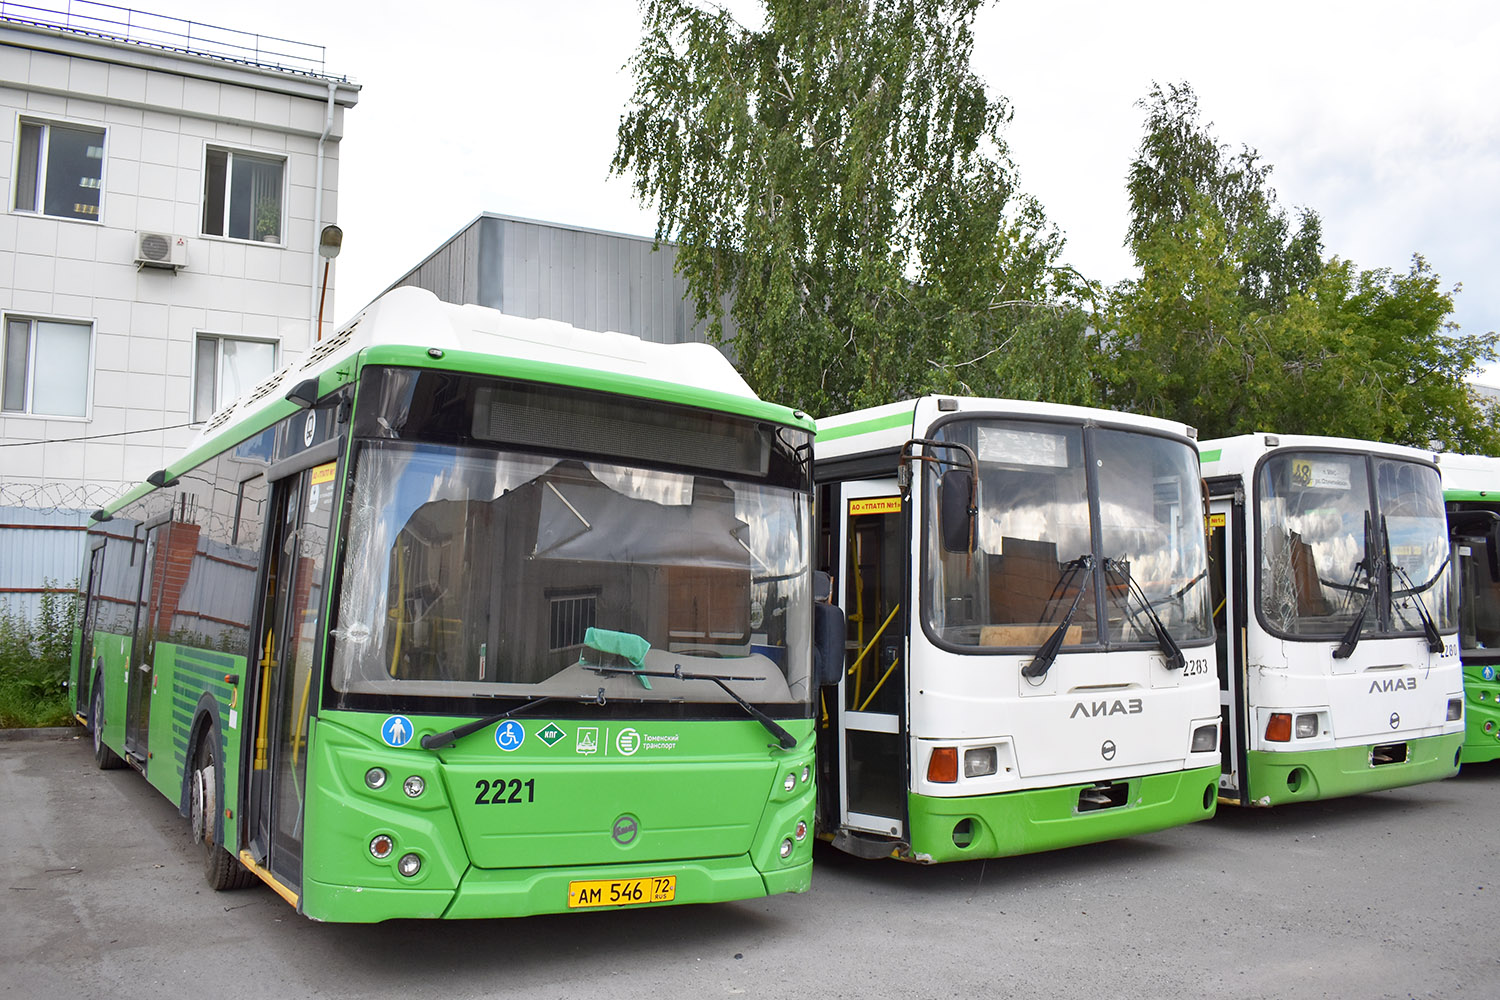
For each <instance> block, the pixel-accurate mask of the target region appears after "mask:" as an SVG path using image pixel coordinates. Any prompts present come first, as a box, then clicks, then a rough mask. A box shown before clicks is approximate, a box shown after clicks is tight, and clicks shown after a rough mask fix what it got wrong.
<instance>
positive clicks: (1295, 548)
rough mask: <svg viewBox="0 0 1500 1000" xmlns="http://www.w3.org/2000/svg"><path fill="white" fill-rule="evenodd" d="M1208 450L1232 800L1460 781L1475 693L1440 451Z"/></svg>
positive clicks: (1302, 442)
mask: <svg viewBox="0 0 1500 1000" xmlns="http://www.w3.org/2000/svg"><path fill="white" fill-rule="evenodd" d="M1200 447H1201V452H1202V458H1203V474H1204V476H1205V477H1206V479H1207V482H1208V486H1209V490H1210V493H1211V501H1210V524H1211V536H1210V553H1211V563H1212V567H1213V573H1212V578H1213V585H1214V606H1215V624H1216V626H1217V629H1218V634H1219V637H1220V641H1219V649H1218V674H1219V686H1220V699H1221V702H1222V705H1223V713H1224V731H1225V741H1224V754H1223V776H1222V777H1221V778H1220V795H1221V796H1222V798H1223V799H1224V801H1226V802H1230V803H1234V804H1238V805H1254V806H1274V805H1279V804H1281V803H1285V802H1298V801H1307V800H1311V799H1322V798H1331V797H1334V796H1339V795H1352V794H1356V793H1359V792H1368V791H1374V790H1377V789H1383V788H1394V787H1397V786H1401V785H1410V784H1415V783H1417V782H1421V781H1430V780H1433V779H1437V778H1446V777H1449V776H1450V775H1452V774H1454V773H1456V772H1457V770H1458V765H1459V760H1458V754H1459V746H1460V744H1461V743H1462V742H1463V726H1464V723H1463V678H1462V674H1461V671H1460V667H1459V655H1458V639H1457V636H1456V635H1455V634H1454V633H1455V631H1456V628H1457V621H1456V617H1455V606H1454V586H1453V580H1454V574H1453V570H1452V563H1451V560H1450V558H1449V545H1448V529H1447V524H1446V521H1445V519H1444V514H1443V493H1442V485H1441V483H1440V481H1439V478H1438V470H1437V466H1436V465H1435V464H1434V462H1433V455H1432V453H1431V452H1423V451H1418V450H1416V449H1413V448H1403V447H1400V446H1397V445H1386V444H1379V443H1376V442H1371V441H1351V440H1345V439H1341V438H1328V437H1312V436H1293V435H1285V434H1283V435H1279V436H1278V435H1272V434H1246V435H1242V436H1240V437H1233V438H1225V439H1222V440H1217V441H1204V442H1202V444H1201V446H1200Z"/></svg>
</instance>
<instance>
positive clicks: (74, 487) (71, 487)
mask: <svg viewBox="0 0 1500 1000" xmlns="http://www.w3.org/2000/svg"><path fill="white" fill-rule="evenodd" d="M125 489H126V487H125V484H123V483H35V482H11V481H6V480H3V479H0V507H21V508H24V509H25V510H27V511H29V512H32V513H35V514H59V513H68V512H72V511H79V510H82V511H95V510H98V509H99V508H100V507H103V506H105V505H106V504H108V503H109V502H110V501H111V500H114V499H115V498H116V497H118V496H120V495H121V494H123V493H124V492H125Z"/></svg>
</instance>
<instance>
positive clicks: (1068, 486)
mask: <svg viewBox="0 0 1500 1000" xmlns="http://www.w3.org/2000/svg"><path fill="white" fill-rule="evenodd" d="M941 436H942V439H943V440H949V441H957V442H962V443H965V444H968V445H969V446H970V447H972V448H974V449H975V451H976V453H977V455H978V458H979V472H978V509H979V515H978V525H977V528H978V530H977V533H976V534H977V538H976V545H975V551H974V553H973V555H972V556H970V555H969V554H968V553H966V552H958V553H951V552H944V551H943V550H942V547H941V540H940V538H939V537H938V532H937V531H936V530H932V531H929V532H928V533H927V539H928V543H927V544H928V563H929V567H930V571H929V574H928V577H929V584H928V586H929V593H928V599H927V612H928V622H929V626H930V627H931V628H932V629H933V631H934V632H935V634H937V635H938V636H939V637H940V638H942V639H944V640H945V641H947V642H949V643H952V644H954V645H958V646H984V647H1011V648H1014V647H1021V648H1026V649H1036V648H1037V647H1038V646H1039V645H1040V644H1042V643H1043V642H1045V641H1046V640H1047V639H1048V638H1049V637H1050V636H1052V635H1053V634H1054V633H1055V632H1056V631H1057V629H1058V626H1059V624H1060V623H1061V622H1062V620H1063V618H1064V617H1065V616H1066V615H1067V613H1068V611H1069V610H1070V609H1073V615H1072V618H1071V621H1070V623H1069V625H1068V626H1067V628H1066V629H1064V630H1063V633H1062V635H1061V646H1062V648H1063V650H1064V651H1066V650H1067V649H1068V648H1069V647H1078V646H1085V645H1098V644H1100V643H1132V644H1135V643H1153V644H1154V643H1156V642H1157V636H1156V633H1155V629H1154V627H1153V625H1152V624H1151V622H1150V618H1149V615H1146V614H1144V613H1143V611H1142V608H1141V607H1140V606H1139V604H1138V602H1137V601H1135V600H1132V599H1130V598H1129V596H1128V595H1129V591H1130V589H1131V586H1132V585H1134V586H1136V587H1138V588H1139V589H1140V592H1141V595H1142V596H1144V597H1145V598H1146V600H1147V601H1149V603H1150V605H1151V606H1152V607H1153V608H1154V609H1155V611H1156V613H1157V614H1158V615H1159V616H1160V618H1161V620H1162V622H1163V623H1164V624H1165V626H1166V627H1167V628H1168V629H1169V630H1170V631H1171V633H1172V635H1173V637H1174V638H1175V639H1176V640H1177V641H1179V642H1193V641H1200V640H1202V639H1205V638H1207V637H1208V636H1209V635H1211V634H1212V632H1211V624H1210V621H1211V619H1210V617H1209V606H1208V597H1209V593H1208V589H1209V588H1208V585H1207V573H1206V569H1207V550H1206V546H1205V543H1204V537H1203V501H1202V494H1201V491H1200V489H1199V485H1198V484H1199V479H1198V466H1197V461H1196V456H1195V454H1194V452H1193V449H1192V447H1191V445H1189V444H1188V443H1187V442H1185V441H1174V440H1170V439H1167V438H1161V437H1156V436H1154V435H1148V434H1140V433H1135V432H1130V431H1123V430H1106V429H1091V430H1088V431H1085V430H1084V428H1082V427H1079V426H1076V425H1068V424H1061V423H1042V422H1028V421H1011V420H986V421H973V422H971V421H956V422H953V423H949V424H946V425H944V426H943V427H942V429H941ZM1090 463H1093V465H1094V468H1095V469H1096V470H1097V482H1098V484H1099V486H1098V493H1097V496H1096V497H1095V498H1094V499H1093V500H1092V502H1091V497H1090V490H1089V476H1088V473H1087V470H1088V468H1089V465H1090ZM927 482H928V486H927V490H928V493H927V509H928V510H936V509H937V501H936V489H937V487H936V477H935V476H931V475H929V476H928V477H927ZM1096 525H1097V529H1098V530H1097V534H1098V535H1099V537H1100V539H1101V543H1102V551H1098V552H1096V551H1095V550H1094V542H1093V538H1094V535H1095V528H1096ZM1081 559H1088V560H1090V561H1089V563H1088V570H1087V571H1084V572H1080V571H1078V567H1079V566H1080V565H1083V564H1082V563H1081V562H1080V560H1081ZM1106 565H1108V566H1109V567H1110V570H1111V572H1110V575H1109V576H1108V577H1104V578H1102V581H1101V574H1102V573H1103V567H1104V566H1106ZM1101 587H1102V588H1103V595H1104V601H1103V610H1104V613H1105V618H1104V622H1105V627H1104V628H1103V629H1101V628H1100V627H1099V611H1100V607H1099V600H1098V593H1099V590H1100V588H1101Z"/></svg>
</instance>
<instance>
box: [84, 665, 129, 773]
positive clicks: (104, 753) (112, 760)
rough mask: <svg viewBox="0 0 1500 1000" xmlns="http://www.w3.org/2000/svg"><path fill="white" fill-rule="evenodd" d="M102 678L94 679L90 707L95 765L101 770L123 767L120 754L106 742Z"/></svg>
mask: <svg viewBox="0 0 1500 1000" xmlns="http://www.w3.org/2000/svg"><path fill="white" fill-rule="evenodd" d="M101 680H102V678H95V680H94V701H93V704H92V705H91V706H90V707H89V729H91V730H93V734H94V766H96V767H98V768H99V770H101V771H113V770H115V769H117V768H120V767H123V766H124V764H125V762H124V761H123V760H121V759H120V755H119V754H117V753H115V752H114V751H113V750H111V749H110V748H109V747H108V746H106V745H105V743H104V685H103V684H102V683H101Z"/></svg>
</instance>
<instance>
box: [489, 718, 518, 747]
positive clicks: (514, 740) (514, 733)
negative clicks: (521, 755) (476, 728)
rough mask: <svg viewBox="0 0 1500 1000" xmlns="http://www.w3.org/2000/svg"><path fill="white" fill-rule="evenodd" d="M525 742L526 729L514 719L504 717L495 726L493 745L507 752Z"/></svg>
mask: <svg viewBox="0 0 1500 1000" xmlns="http://www.w3.org/2000/svg"><path fill="white" fill-rule="evenodd" d="M525 742H526V730H525V729H523V728H522V727H521V724H520V723H519V722H517V721H516V720H515V719H506V720H505V721H504V722H502V723H500V725H498V726H496V727H495V746H497V747H499V748H500V749H501V750H504V751H505V752H506V753H509V752H510V751H512V750H519V749H520V748H521V744H522V743H525Z"/></svg>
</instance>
